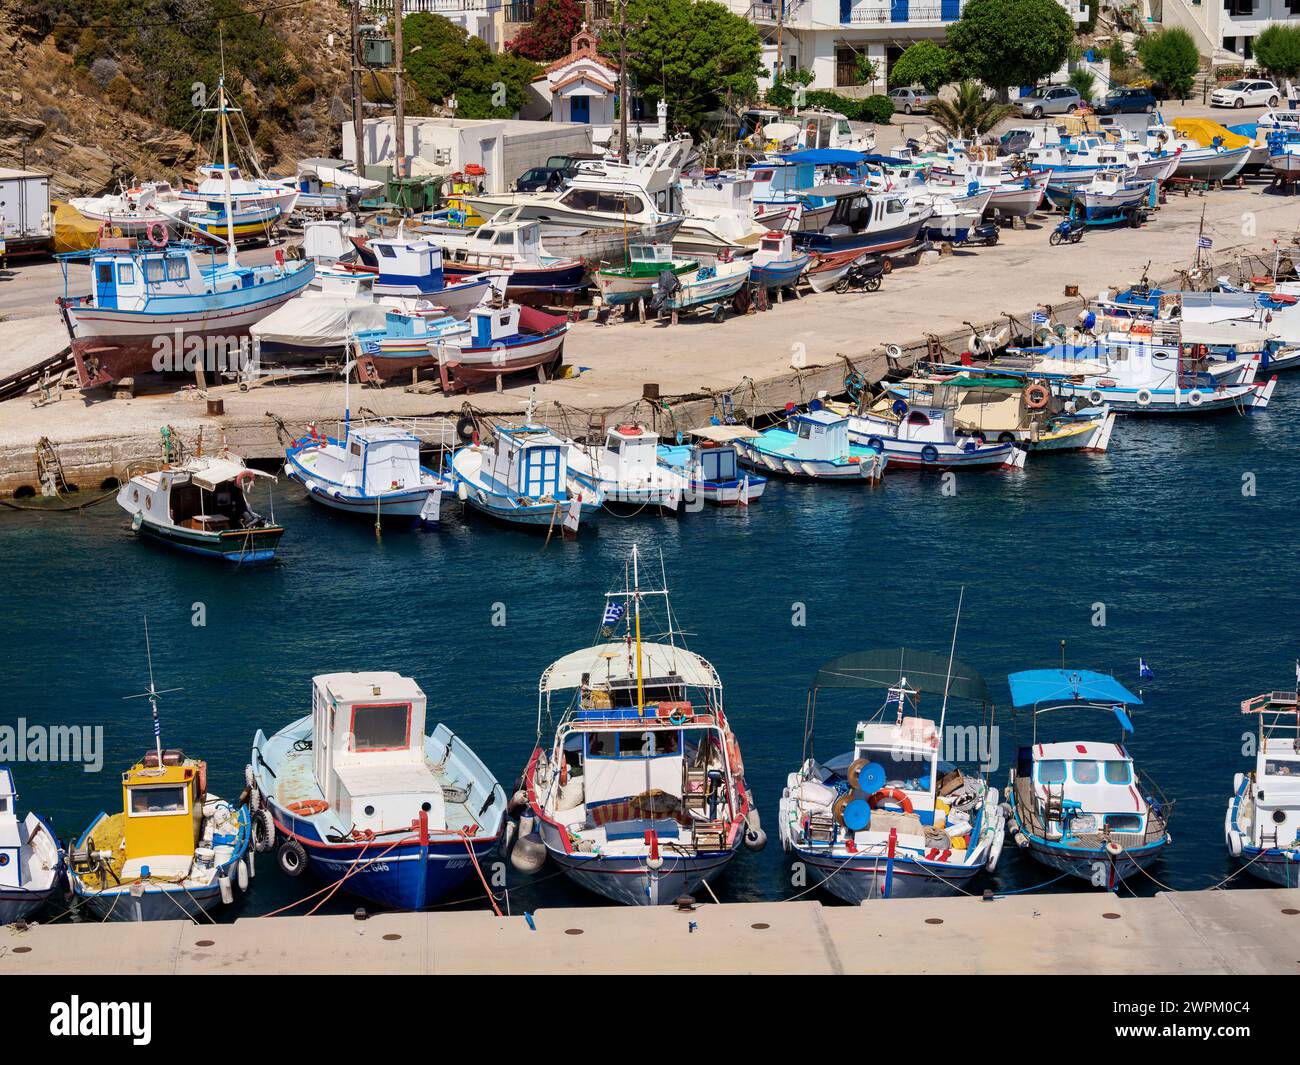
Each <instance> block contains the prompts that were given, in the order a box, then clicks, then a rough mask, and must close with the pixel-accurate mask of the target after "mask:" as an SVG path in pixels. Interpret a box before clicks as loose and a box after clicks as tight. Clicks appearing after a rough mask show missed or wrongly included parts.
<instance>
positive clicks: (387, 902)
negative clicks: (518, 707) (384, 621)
mask: <svg viewBox="0 0 1300 1065" xmlns="http://www.w3.org/2000/svg"><path fill="white" fill-rule="evenodd" d="M427 702H428V700H427V697H426V696H425V693H424V691H423V690H422V689H421V688H420V686H419V684H417V683H416V682H415V681H414V680H412V679H411V678H409V677H404V676H402V675H401V674H399V673H392V672H379V671H375V672H358V673H324V674H320V675H318V676H315V677H313V678H312V692H311V712H310V713H309V714H307V715H306V716H305V717H301V718H298V719H297V720H296V721H294V722H293V723H292V724H289V725H286V726H285V727H284V728H282V729H280V730H279V731H278V732H276V733H275V734H274V735H272V736H270V737H268V736H267V735H266V734H265V733H264V732H263V731H262V730H261V729H259V730H258V731H257V735H256V736H254V738H253V753H252V758H251V761H250V764H249V767H248V769H247V774H248V777H249V779H250V781H251V783H252V788H253V797H254V802H256V803H259V804H264V805H263V806H262V811H261V813H260V814H259V837H258V845H259V847H261V848H263V849H268V850H269V849H270V848H271V847H273V846H274V847H275V851H276V859H277V862H278V864H279V866H280V869H281V871H282V872H284V873H285V874H287V875H288V876H291V877H298V876H301V875H302V874H303V873H304V872H306V871H307V870H308V869H310V870H311V872H312V874H313V875H314V876H315V877H317V878H318V879H320V880H322V881H324V882H325V883H327V884H333V885H335V886H336V888H337V889H338V890H342V891H345V892H347V893H348V894H350V895H355V896H357V897H359V898H362V899H366V900H367V901H369V902H373V903H376V904H378V905H380V906H384V907H387V908H390V909H396V910H419V909H423V908H424V907H425V906H430V905H433V904H434V903H437V902H441V901H443V900H445V899H446V898H447V896H448V895H449V894H451V893H452V892H453V891H455V890H456V889H457V888H458V887H460V886H461V885H462V884H464V883H465V882H466V880H470V879H472V878H474V877H475V876H476V874H477V877H478V878H479V879H481V880H482V882H483V884H484V887H485V889H486V884H487V881H486V879H485V878H483V865H484V864H485V863H487V862H488V861H489V859H490V858H491V857H492V856H493V854H494V853H495V852H496V850H497V848H498V847H499V846H500V844H501V836H502V832H503V830H504V827H505V823H506V796H505V792H504V791H502V790H501V785H500V784H498V783H497V781H496V778H495V777H494V776H493V775H492V774H491V772H489V770H488V768H487V767H486V766H485V765H484V764H483V762H482V761H481V760H480V759H479V757H478V755H476V754H475V753H474V752H473V751H472V750H471V749H470V748H469V746H468V745H467V744H466V743H465V741H464V740H462V739H461V738H460V737H459V736H457V735H456V734H455V733H454V732H453V731H452V730H451V729H450V728H449V727H448V726H447V725H446V724H441V723H440V724H438V725H436V726H435V727H434V729H433V731H432V732H430V733H429V734H428V735H426V734H425V731H424V730H425V724H426V721H425V714H426V708H427ZM266 821H269V822H270V825H267V824H266Z"/></svg>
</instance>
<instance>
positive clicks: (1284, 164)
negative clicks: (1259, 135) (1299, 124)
mask: <svg viewBox="0 0 1300 1065" xmlns="http://www.w3.org/2000/svg"><path fill="white" fill-rule="evenodd" d="M1265 142H1266V143H1267V145H1268V165H1269V166H1270V167H1272V168H1273V173H1274V174H1276V175H1277V176H1278V177H1280V178H1281V179H1282V180H1283V181H1286V182H1291V181H1295V180H1296V178H1300V129H1297V128H1295V127H1288V128H1285V129H1274V130H1271V131H1269V133H1268V134H1267V136H1266V138H1265Z"/></svg>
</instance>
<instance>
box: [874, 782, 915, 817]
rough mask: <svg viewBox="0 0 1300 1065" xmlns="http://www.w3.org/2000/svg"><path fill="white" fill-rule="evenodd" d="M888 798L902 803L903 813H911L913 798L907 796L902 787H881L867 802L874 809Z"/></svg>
mask: <svg viewBox="0 0 1300 1065" xmlns="http://www.w3.org/2000/svg"><path fill="white" fill-rule="evenodd" d="M886 799H893V800H894V801H895V802H897V803H900V804H901V805H902V807H903V813H905V814H910V813H911V812H912V800H911V799H909V798H908V797H907V793H906V792H905V791H903V789H902V788H881V789H880V790H879V791H878V792H876V793H875V794H874V795H872V796H871V798H870V799H868V800H867V802H868V803H869V804H870V806H871V808H872V809H873V810H874V809H875V808H876V807H877V806H879V805H880V804H881V803H882V802H884V801H885V800H886Z"/></svg>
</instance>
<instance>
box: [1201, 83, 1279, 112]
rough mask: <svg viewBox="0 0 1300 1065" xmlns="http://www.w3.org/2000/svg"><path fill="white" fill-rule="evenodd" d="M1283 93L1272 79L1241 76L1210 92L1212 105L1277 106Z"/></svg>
mask: <svg viewBox="0 0 1300 1065" xmlns="http://www.w3.org/2000/svg"><path fill="white" fill-rule="evenodd" d="M1281 99H1282V93H1281V92H1279V91H1278V87H1277V86H1276V85H1274V84H1273V83H1272V82H1271V81H1263V80H1261V79H1259V78H1239V79H1238V80H1237V81H1230V82H1229V83H1228V84H1227V85H1220V86H1219V87H1218V88H1217V89H1215V90H1214V92H1212V93H1210V105H1211V106H1212V107H1265V106H1267V107H1276V106H1277V105H1278V101H1279V100H1281Z"/></svg>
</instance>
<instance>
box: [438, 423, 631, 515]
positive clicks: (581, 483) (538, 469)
mask: <svg viewBox="0 0 1300 1065" xmlns="http://www.w3.org/2000/svg"><path fill="white" fill-rule="evenodd" d="M493 435H494V437H495V440H494V442H493V443H492V444H483V443H478V442H474V443H471V444H468V445H466V446H465V447H462V448H458V449H457V450H456V451H455V452H453V453H452V456H451V458H450V459H449V460H448V463H447V474H448V477H449V479H450V481H451V486H452V488H453V489H455V492H456V498H457V499H459V500H460V501H461V502H462V503H464V504H465V505H466V506H468V507H473V508H474V509H475V510H477V511H479V512H480V513H482V514H486V515H487V516H488V517H490V518H495V519H497V520H499V521H504V522H507V523H509V524H512V525H531V526H535V527H545V528H546V529H548V530H549V529H562V530H563V531H564V532H566V533H570V534H576V533H577V531H578V528H579V525H580V523H581V522H582V521H588V522H590V521H591V520H592V519H593V518H594V517H595V516H596V515H597V514H598V513H599V512H600V508H601V506H602V504H603V503H604V502H605V496H604V493H603V492H601V490H600V488H599V487H598V486H597V485H596V483H595V481H593V480H591V479H590V478H587V477H583V476H580V475H578V474H576V473H574V472H573V471H571V470H570V469H569V461H568V456H569V448H570V446H571V445H570V444H569V442H568V441H566V440H561V439H560V438H559V437H558V436H556V435H555V434H554V433H553V432H551V430H549V429H547V428H546V427H545V426H541V425H534V424H532V405H531V404H530V405H529V412H528V419H527V420H526V421H525V423H524V424H523V425H517V426H507V425H497V426H495V427H494V429H493Z"/></svg>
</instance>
